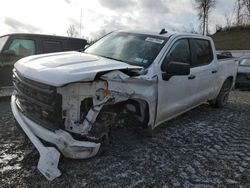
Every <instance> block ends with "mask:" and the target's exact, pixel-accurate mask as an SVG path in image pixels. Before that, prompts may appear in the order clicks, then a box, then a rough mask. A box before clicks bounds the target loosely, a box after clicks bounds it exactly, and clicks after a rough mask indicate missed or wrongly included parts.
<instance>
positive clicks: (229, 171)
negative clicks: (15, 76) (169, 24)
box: [0, 91, 250, 188]
mask: <svg viewBox="0 0 250 188" xmlns="http://www.w3.org/2000/svg"><path fill="white" fill-rule="evenodd" d="M9 102H10V101H9V99H6V98H5V99H1V101H0V187H61V188H63V187H84V186H86V187H118V186H119V187H152V186H156V187H250V92H240V91H234V92H233V93H232V94H231V97H230V102H229V104H228V106H227V107H225V108H223V109H213V108H211V107H210V106H209V105H206V104H204V105H202V106H200V107H198V108H196V109H194V110H192V111H190V112H188V113H185V114H184V115H182V116H180V117H178V118H176V119H174V120H171V121H169V122H167V123H164V124H163V125H162V126H160V127H159V128H157V129H156V130H154V132H153V136H152V137H143V136H141V135H138V134H137V133H135V131H133V130H131V129H126V128H122V129H119V130H115V131H114V132H113V136H114V138H113V145H112V147H111V148H110V149H109V150H108V151H106V152H105V153H103V154H101V155H98V156H96V157H94V158H92V159H88V160H70V159H66V158H63V157H61V160H60V165H59V168H60V170H61V171H62V172H63V174H62V176H61V177H59V178H57V179H55V180H54V181H52V182H48V181H47V180H46V179H45V178H44V177H43V176H42V175H41V174H40V173H39V171H38V170H37V169H36V165H37V162H38V158H39V155H38V152H37V151H36V150H35V148H34V147H33V145H32V144H31V143H30V142H29V141H28V140H26V139H24V137H23V135H22V134H20V132H19V131H18V129H17V128H16V127H15V122H14V119H13V116H12V114H11V110H10V106H9Z"/></svg>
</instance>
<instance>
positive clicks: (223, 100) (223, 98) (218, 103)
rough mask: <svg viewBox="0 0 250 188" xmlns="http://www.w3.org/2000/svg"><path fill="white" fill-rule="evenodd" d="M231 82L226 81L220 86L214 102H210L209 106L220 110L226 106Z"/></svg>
mask: <svg viewBox="0 0 250 188" xmlns="http://www.w3.org/2000/svg"><path fill="white" fill-rule="evenodd" d="M231 86H232V82H231V81H230V80H226V81H225V82H224V84H223V85H222V88H221V90H220V93H219V95H218V96H217V97H216V99H215V100H213V101H210V102H209V103H210V105H211V106H212V107H214V108H222V107H224V106H226V105H227V103H228V98H229V94H230V91H231Z"/></svg>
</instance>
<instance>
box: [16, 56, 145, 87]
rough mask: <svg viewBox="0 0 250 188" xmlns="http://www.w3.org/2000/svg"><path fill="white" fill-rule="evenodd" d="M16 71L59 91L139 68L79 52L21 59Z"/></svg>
mask: <svg viewBox="0 0 250 188" xmlns="http://www.w3.org/2000/svg"><path fill="white" fill-rule="evenodd" d="M15 69H16V70H17V71H18V72H19V73H20V74H21V75H22V76H24V77H26V78H28V79H31V80H34V81H37V82H41V83H44V84H48V85H52V86H57V87H60V86H63V85H65V84H68V83H73V82H79V81H93V80H94V78H95V76H96V74H97V73H98V72H104V71H112V70H121V69H142V67H139V66H133V65H129V64H127V63H123V62H120V61H115V60H111V59H106V58H102V57H98V56H94V55H90V54H85V53H80V52H61V53H52V54H43V55H35V56H29V57H26V58H23V59H21V60H19V61H18V62H17V63H16V64H15Z"/></svg>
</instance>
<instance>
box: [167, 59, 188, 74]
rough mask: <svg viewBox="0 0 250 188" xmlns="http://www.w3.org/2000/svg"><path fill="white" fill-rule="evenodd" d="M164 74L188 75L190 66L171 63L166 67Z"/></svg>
mask: <svg viewBox="0 0 250 188" xmlns="http://www.w3.org/2000/svg"><path fill="white" fill-rule="evenodd" d="M165 72H166V74H167V75H168V76H178V75H179V76H181V75H183V76H184V75H189V74H190V65H189V64H187V63H181V62H176V61H171V62H169V63H168V64H167V65H166V70H165Z"/></svg>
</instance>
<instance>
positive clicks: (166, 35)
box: [116, 30, 211, 39]
mask: <svg viewBox="0 0 250 188" xmlns="http://www.w3.org/2000/svg"><path fill="white" fill-rule="evenodd" d="M165 31H167V32H166V33H165V34H160V32H161V31H158V32H156V31H155V30H154V31H152V30H118V31H116V32H128V33H137V34H145V35H154V36H159V37H166V38H169V37H171V36H173V35H175V36H178V35H185V36H193V37H194V36H196V37H198V38H201V37H202V38H204V39H211V37H208V36H203V35H200V34H193V33H184V32H176V31H168V30H165Z"/></svg>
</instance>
